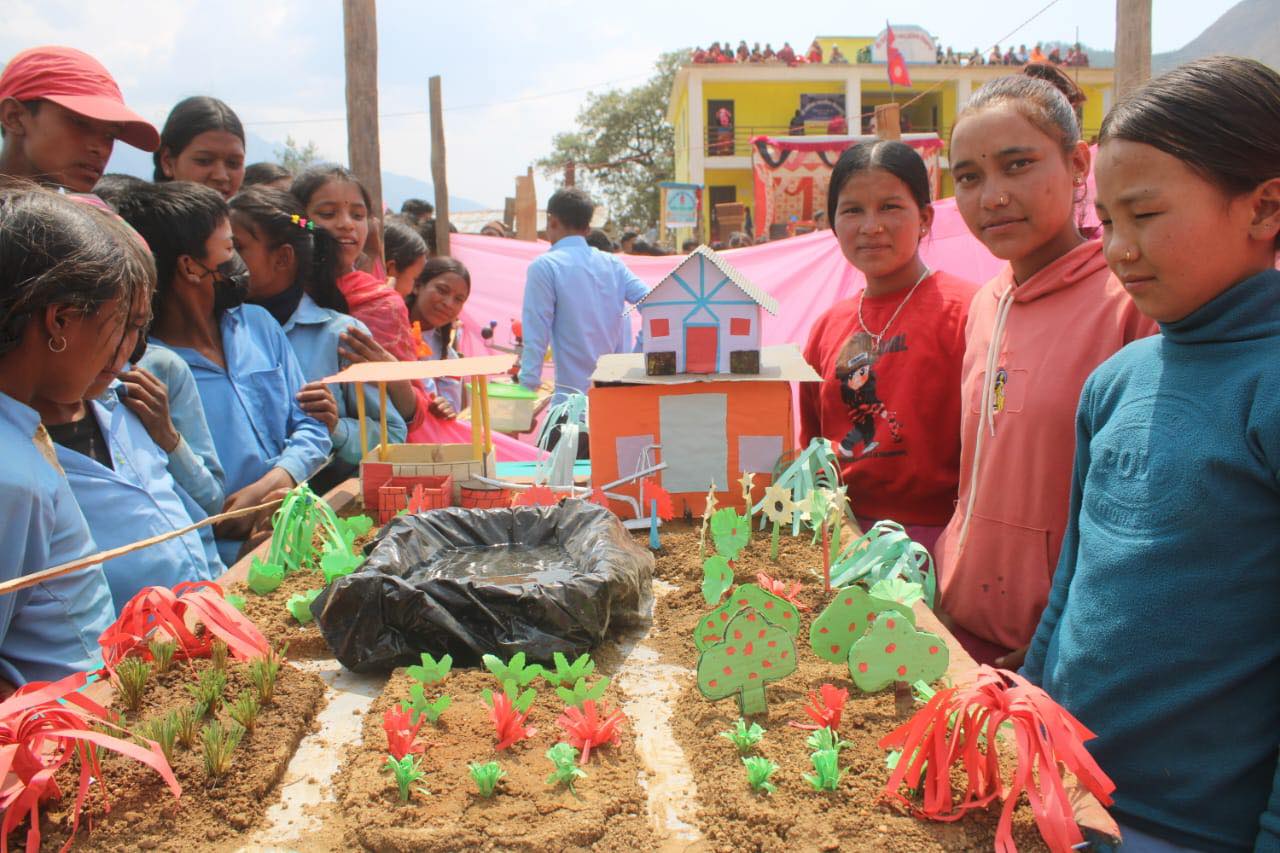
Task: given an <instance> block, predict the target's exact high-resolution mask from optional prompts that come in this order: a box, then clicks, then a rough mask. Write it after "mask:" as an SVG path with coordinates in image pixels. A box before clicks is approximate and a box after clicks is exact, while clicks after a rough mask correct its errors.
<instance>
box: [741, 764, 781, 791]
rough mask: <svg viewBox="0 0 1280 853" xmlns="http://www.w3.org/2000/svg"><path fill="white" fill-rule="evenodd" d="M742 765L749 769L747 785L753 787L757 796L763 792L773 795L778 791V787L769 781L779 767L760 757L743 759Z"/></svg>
mask: <svg viewBox="0 0 1280 853" xmlns="http://www.w3.org/2000/svg"><path fill="white" fill-rule="evenodd" d="M742 764H743V766H744V767H746V768H747V784H748V785H750V786H751V790H753V791H755V792H756V793H757V794H758V793H760V792H761V791H764V792H765V793H766V794H772V793H773V792H774V791H776V790H778V788H777V786H776V785H774V784H773V783H772V782H770V781H769V777H770V776H772V775H773V774H774V771H776V770H777V769H778V765H776V764H774V763H773V762H772V761H770V760H769V759H767V758H761V757H760V756H758V755H753V756H751V757H750V758H744V759H742Z"/></svg>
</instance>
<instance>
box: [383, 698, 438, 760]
mask: <svg viewBox="0 0 1280 853" xmlns="http://www.w3.org/2000/svg"><path fill="white" fill-rule="evenodd" d="M426 719H427V718H426V717H425V716H420V717H419V718H418V722H417V724H414V723H413V722H412V720H413V712H412V711H405V710H401V709H400V706H399V705H393V706H391V707H390V708H388V709H387V710H386V712H385V713H384V714H383V715H382V730H383V731H384V732H386V733H387V752H388V753H389V754H390V755H391V757H392V758H394V759H395V760H396V761H399V760H400V759H402V758H404V757H405V756H406V755H408V754H409V753H411V752H422V751H423V750H424V749H425V748H426V744H423V743H417V742H416V741H417V738H418V730H419V729H421V728H422V724H423V723H424V722H426Z"/></svg>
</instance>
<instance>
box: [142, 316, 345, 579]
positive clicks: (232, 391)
mask: <svg viewBox="0 0 1280 853" xmlns="http://www.w3.org/2000/svg"><path fill="white" fill-rule="evenodd" d="M219 329H220V331H221V333H222V351H223V355H224V358H225V360H226V364H227V366H226V368H223V367H220V366H218V365H217V364H215V363H213V362H212V361H210V360H209V359H208V358H206V357H205V356H203V355H202V354H200V353H199V352H196V351H195V350H194V349H190V348H188V347H169V349H171V350H173V351H174V352H175V353H177V354H178V355H179V356H181V357H182V359H183V360H184V361H186V362H187V365H188V366H190V368H191V373H192V375H193V376H195V378H196V387H197V388H198V389H199V391H200V401H201V402H202V403H203V404H204V411H205V416H206V417H207V418H208V420H209V431H210V433H211V434H212V435H213V443H214V448H215V449H216V450H217V453H218V459H219V461H221V463H222V467H223V470H224V471H226V491H227V494H228V495H231V494H234V493H235V492H237V491H239V490H240V489H242V488H244V487H245V486H247V485H249V484H251V483H254V482H256V481H258V480H260V479H261V478H262V477H263V476H265V475H266V474H267V472H268V471H270V470H271V469H272V468H282V469H284V471H285V472H286V473H288V475H289V476H290V477H292V478H293V481H294V482H295V483H299V482H302V481H303V480H305V479H306V478H307V477H309V476H311V475H312V474H313V473H315V472H316V471H317V470H318V469H319V468H320V467H321V466H322V465H323V464H324V463H325V460H326V458H327V457H328V455H329V450H330V447H331V446H332V445H331V443H330V441H329V431H328V430H327V429H325V427H324V425H323V424H321V423H320V422H319V421H317V420H316V419H314V418H312V417H310V416H308V415H306V414H304V413H303V411H302V409H301V407H300V406H299V405H298V400H297V395H298V392H299V391H300V390H301V389H302V386H303V385H305V384H306V382H305V381H304V380H303V378H302V369H301V368H300V367H299V366H298V359H297V357H296V356H295V355H294V354H293V347H292V346H290V344H289V339H288V338H287V337H286V336H285V333H284V330H283V329H281V328H280V324H279V323H277V322H276V321H275V318H274V317H272V316H271V314H270V313H268V312H267V311H266V309H264V308H259V307H258V306H257V305H238V306H236V307H235V308H231V309H228V310H227V311H225V312H224V313H223V315H222V318H221V320H220V321H219ZM155 343H157V344H159V345H161V346H167V344H165V343H164V342H163V341H155ZM239 547H240V543H239V542H236V541H231V540H223V539H219V540H218V553H219V554H221V555H222V561H223V562H224V563H226V564H227V565H230V564H231V563H233V562H234V561H235V557H236V554H237V552H238V550H239Z"/></svg>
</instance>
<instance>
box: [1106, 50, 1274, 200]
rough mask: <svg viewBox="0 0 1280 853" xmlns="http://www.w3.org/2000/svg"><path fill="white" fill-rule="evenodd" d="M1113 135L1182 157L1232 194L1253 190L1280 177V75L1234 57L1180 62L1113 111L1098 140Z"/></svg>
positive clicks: (1216, 57) (1219, 186)
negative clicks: (1207, 119)
mask: <svg viewBox="0 0 1280 853" xmlns="http://www.w3.org/2000/svg"><path fill="white" fill-rule="evenodd" d="M1210 115H1212V116H1213V121H1211V122H1206V121H1205V118H1206V116H1210ZM1113 139H1123V140H1126V141H1128V142H1138V143H1141V144H1143V145H1150V146H1151V147H1152V148H1155V149H1157V150H1159V151H1163V152H1164V153H1166V154H1168V155H1170V156H1172V157H1177V158H1178V159H1179V160H1181V161H1182V162H1183V163H1186V164H1187V166H1188V167H1190V168H1191V169H1193V170H1194V171H1196V172H1198V173H1199V174H1200V175H1201V176H1202V177H1203V178H1204V179H1205V180H1208V181H1210V182H1212V183H1213V184H1215V185H1216V186H1217V187H1218V188H1219V189H1221V190H1222V191H1223V192H1225V193H1226V194H1227V195H1229V196H1238V195H1242V194H1244V193H1247V192H1250V191H1252V190H1253V189H1255V188H1256V187H1257V186H1258V184H1260V183H1262V182H1264V181H1269V180H1272V179H1274V178H1277V177H1280V74H1277V73H1276V72H1275V71H1274V70H1272V69H1271V68H1268V67H1267V66H1266V65H1263V64H1262V63H1261V62H1256V61H1254V60H1252V59H1242V58H1239V57H1234V56H1210V57H1207V58H1205V59H1197V60H1196V61H1195V62H1188V63H1187V64H1186V65H1180V66H1178V67H1177V68H1175V69H1173V70H1172V71H1169V72H1167V73H1165V74H1162V75H1160V76H1159V77H1157V78H1155V79H1154V80H1151V81H1149V82H1148V83H1147V84H1146V85H1144V86H1142V87H1141V88H1140V89H1138V90H1137V91H1135V92H1133V93H1131V94H1130V95H1129V96H1128V97H1127V98H1125V99H1124V100H1123V101H1121V102H1120V103H1119V104H1118V105H1117V106H1116V107H1115V108H1113V109H1112V110H1111V112H1109V113H1107V116H1106V118H1104V119H1103V120H1102V131H1101V133H1100V134H1099V137H1098V144H1099V145H1105V144H1106V143H1107V142H1110V141H1111V140H1113Z"/></svg>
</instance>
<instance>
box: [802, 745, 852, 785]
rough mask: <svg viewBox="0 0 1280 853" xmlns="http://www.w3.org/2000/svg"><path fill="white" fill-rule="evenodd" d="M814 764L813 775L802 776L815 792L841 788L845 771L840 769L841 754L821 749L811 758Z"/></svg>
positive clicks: (832, 750)
mask: <svg viewBox="0 0 1280 853" xmlns="http://www.w3.org/2000/svg"><path fill="white" fill-rule="evenodd" d="M809 760H810V761H812V762H813V771H814V772H813V775H812V776H810V775H809V774H807V773H806V774H802V775H803V776H804V780H805V781H806V782H808V783H809V785H810V786H811V787H812V788H813V790H815V791H834V790H836V788H838V787H840V780H841V779H842V778H843V777H844V771H842V770H841V769H840V753H839V752H837V751H836V750H834V749H820V750H817V751H816V752H814V753H813V754H812V755H810V756H809Z"/></svg>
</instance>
